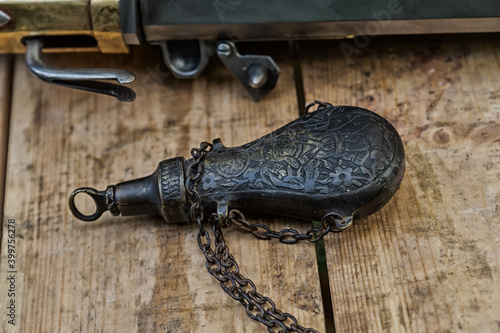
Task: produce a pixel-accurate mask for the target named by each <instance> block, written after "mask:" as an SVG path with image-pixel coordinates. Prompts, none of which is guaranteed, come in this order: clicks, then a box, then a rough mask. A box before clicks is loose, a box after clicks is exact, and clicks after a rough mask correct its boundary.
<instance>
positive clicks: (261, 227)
mask: <svg viewBox="0 0 500 333" xmlns="http://www.w3.org/2000/svg"><path fill="white" fill-rule="evenodd" d="M229 221H230V223H231V224H235V225H237V226H239V227H242V228H245V229H247V230H248V231H250V232H251V233H252V235H254V236H255V237H257V238H259V239H265V240H268V239H272V238H275V239H278V240H279V241H280V242H281V243H284V244H295V243H297V242H298V241H304V240H307V241H309V242H311V243H316V242H319V241H320V240H322V239H323V237H325V236H326V235H327V234H328V233H329V232H342V231H344V230H347V229H349V228H350V226H351V225H352V220H349V221H345V220H344V218H343V217H342V216H340V215H339V214H336V213H329V214H327V215H325V216H324V217H323V219H322V221H321V227H320V228H311V229H309V230H307V231H306V232H305V233H303V234H301V233H300V232H298V231H297V230H295V229H291V228H285V229H282V230H280V231H275V230H271V228H269V227H268V226H267V225H265V224H261V223H249V222H247V220H246V219H245V215H243V213H242V212H240V211H239V210H237V209H233V210H231V211H230V212H229Z"/></svg>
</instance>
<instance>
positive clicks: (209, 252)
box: [185, 142, 351, 333]
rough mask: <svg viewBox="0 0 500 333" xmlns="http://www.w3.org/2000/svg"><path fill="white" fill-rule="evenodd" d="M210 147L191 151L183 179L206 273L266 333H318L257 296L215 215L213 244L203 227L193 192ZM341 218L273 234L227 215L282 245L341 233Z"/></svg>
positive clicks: (211, 219)
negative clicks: (301, 230) (184, 178)
mask: <svg viewBox="0 0 500 333" xmlns="http://www.w3.org/2000/svg"><path fill="white" fill-rule="evenodd" d="M211 149H212V145H211V144H210V143H208V142H202V143H201V145H200V148H199V149H193V150H192V151H191V155H192V156H193V163H192V164H191V165H190V166H189V167H188V170H187V175H188V176H187V178H186V183H185V187H186V192H187V196H188V200H189V203H190V204H191V208H190V217H191V221H193V222H195V223H196V224H197V225H198V229H199V231H198V236H197V239H198V246H199V247H200V249H201V251H202V252H203V254H204V256H205V260H206V267H207V270H208V272H209V273H210V274H211V275H212V276H213V277H214V278H216V279H217V280H218V281H219V283H220V286H221V287H222V289H223V290H224V291H225V292H226V293H227V294H228V295H229V296H231V297H232V298H233V299H234V300H237V301H239V302H240V303H241V304H242V305H243V306H244V307H245V311H246V313H247V315H248V316H249V317H250V318H252V319H253V320H255V321H258V322H259V323H262V324H264V325H265V326H266V327H267V330H268V332H271V333H273V332H274V333H286V332H299V333H318V331H316V330H314V329H312V328H305V327H303V326H301V325H299V323H298V321H297V319H296V318H295V317H294V316H293V315H291V314H289V313H286V312H282V311H281V310H279V309H277V308H276V304H275V303H274V302H273V301H272V300H271V299H270V298H269V297H266V296H264V295H262V294H260V293H259V292H258V291H257V289H256V287H255V284H254V283H253V282H252V280H250V279H247V278H245V277H244V276H243V275H242V274H241V273H240V268H239V266H238V264H237V263H236V261H235V260H234V257H233V255H232V254H231V253H229V248H228V246H227V245H226V242H225V240H224V236H223V234H222V225H221V222H220V221H219V219H218V216H217V214H216V213H212V214H210V216H209V217H208V219H207V220H208V221H209V222H210V223H211V225H212V232H213V236H214V238H213V243H212V238H211V237H210V233H209V232H208V231H207V230H206V229H205V228H204V226H203V221H204V212H203V205H202V202H201V196H200V194H199V193H198V191H197V190H196V188H197V185H198V182H199V180H200V178H201V176H202V174H203V165H202V163H203V160H204V158H205V156H206V154H207V153H208V152H210V150H211ZM343 222H344V221H343V219H342V217H341V216H340V215H338V214H333V213H332V214H328V215H326V216H325V217H324V218H323V220H322V225H321V228H311V229H309V230H308V231H307V232H306V233H305V234H300V233H299V232H298V231H296V230H294V229H290V228H285V229H283V230H281V231H273V230H271V229H270V228H269V227H268V226H266V225H264V224H261V223H249V222H247V221H246V219H245V216H244V215H243V213H242V212H240V211H239V210H235V209H233V210H231V211H230V213H229V223H228V225H227V226H228V227H229V226H230V225H231V224H235V225H238V226H240V227H243V228H246V229H248V230H249V231H251V232H252V234H253V235H254V236H256V237H257V238H260V239H271V238H276V239H278V240H279V241H280V242H282V243H286V244H293V243H296V242H298V241H299V240H308V241H310V242H317V241H319V240H321V239H322V238H323V237H324V236H325V235H326V234H328V233H329V232H330V231H337V232H338V231H342V230H345V229H347V228H349V227H350V225H351V221H349V223H343Z"/></svg>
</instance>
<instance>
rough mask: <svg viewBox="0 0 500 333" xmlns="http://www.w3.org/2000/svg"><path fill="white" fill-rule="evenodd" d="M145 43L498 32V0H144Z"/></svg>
mask: <svg viewBox="0 0 500 333" xmlns="http://www.w3.org/2000/svg"><path fill="white" fill-rule="evenodd" d="M140 3H141V14H142V22H143V28H144V32H145V35H146V39H147V40H149V41H157V40H165V39H189V38H199V39H217V38H220V37H221V36H222V37H223V38H225V39H234V40H262V39H288V38H328V37H330V38H331V37H335V36H347V35H380V34H421V33H458V32H488V31H500V24H499V23H500V6H499V5H498V1H497V0H485V1H481V4H480V5H474V4H472V3H471V2H470V1H467V0H455V1H453V0H446V1H440V2H436V1H433V0H420V1H412V0H389V1H387V0H374V1H368V0H356V1H352V0H313V1H300V0H293V1H290V0H276V1H267V0H252V1H242V0H234V1H226V0H215V1H197V0H185V1H156V0H142V1H141V2H140Z"/></svg>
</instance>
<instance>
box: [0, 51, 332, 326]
mask: <svg viewBox="0 0 500 333" xmlns="http://www.w3.org/2000/svg"><path fill="white" fill-rule="evenodd" d="M280 45H281V44H280ZM277 49H278V50H280V49H281V50H285V52H278V54H277V58H276V59H277V61H278V63H279V65H280V67H281V72H282V76H281V80H280V83H279V84H278V86H277V88H276V90H275V91H273V92H272V94H271V95H270V96H268V97H267V98H266V99H265V100H263V101H262V102H260V103H258V104H257V103H254V102H252V101H251V100H250V99H249V97H248V96H247V94H246V92H245V91H244V90H243V89H242V88H241V87H240V85H239V84H238V83H237V82H236V81H235V80H234V79H233V78H232V76H231V75H230V74H229V72H227V71H226V70H225V69H224V68H223V67H222V65H221V64H220V63H217V62H215V61H214V63H212V64H211V66H210V68H209V69H208V70H207V71H206V72H204V73H203V75H202V76H201V77H199V78H197V79H196V80H193V81H178V80H175V79H173V78H172V77H171V76H170V75H169V74H167V73H168V72H167V70H166V69H165V67H164V65H163V64H162V59H161V56H160V54H159V52H158V50H156V49H147V50H144V51H138V50H135V49H134V50H133V52H132V54H130V55H127V56H102V55H71V56H68V55H61V56H56V55H52V56H51V59H52V60H51V61H50V62H52V63H57V65H58V66H62V67H64V66H68V67H76V66H81V67H117V68H125V69H129V70H131V71H133V72H134V73H135V74H136V75H137V80H136V82H135V83H134V84H133V87H134V88H135V89H136V91H137V92H138V98H137V101H136V102H134V103H131V104H123V103H122V104H120V103H118V102H116V101H115V100H114V99H112V98H110V97H106V96H98V95H95V94H90V93H85V92H79V91H73V90H69V89H65V88H61V87H56V86H52V85H48V84H46V83H43V82H41V81H40V80H37V79H35V78H34V77H33V76H32V75H31V74H29V73H28V71H27V69H26V68H25V64H24V61H23V59H22V58H21V57H19V58H16V64H15V71H14V89H13V100H12V119H11V136H10V143H9V157H8V175H7V190H6V198H5V210H4V211H5V218H4V230H5V229H6V222H5V221H6V219H15V221H16V222H15V226H16V267H15V269H16V270H17V273H16V282H15V283H16V285H15V287H16V296H15V302H16V325H15V326H12V325H9V324H8V322H7V321H6V320H4V318H2V320H0V330H1V331H3V332H18V331H23V332H91V331H97V332H117V331H119V332H124V331H125V332H155V331H157V332H201V331H204V332H258V331H265V327H263V326H262V325H260V324H258V323H256V322H253V321H252V320H250V319H248V318H247V317H246V314H245V311H244V308H243V307H242V306H241V305H240V304H239V302H236V301H233V300H232V299H231V298H230V297H229V296H227V295H226V294H225V293H224V292H223V291H222V289H221V288H220V286H219V285H218V283H217V282H216V281H215V279H213V278H212V277H211V276H210V275H209V274H208V272H207V271H206V268H205V263H204V258H203V254H202V253H201V251H200V250H199V249H198V245H197V240H196V234H197V227H196V226H195V225H192V224H186V225H169V224H166V223H164V222H163V221H162V220H161V219H160V218H157V217H148V216H146V217H128V218H123V217H118V218H113V217H111V216H110V215H109V214H107V215H105V216H103V217H102V218H101V219H100V220H99V221H98V222H95V223H90V224H86V223H82V222H78V221H77V220H76V219H75V218H73V217H72V216H71V214H70V212H69V210H68V207H67V198H68V195H69V194H70V192H71V191H72V190H73V189H75V188H77V187H80V186H92V187H95V188H98V189H104V188H105V187H106V186H107V185H108V184H114V183H117V182H121V181H124V180H128V179H133V178H137V177H142V176H145V175H147V174H150V173H151V172H153V171H154V169H155V168H156V165H157V163H158V162H160V161H161V160H162V159H166V158H170V157H175V156H179V155H183V156H186V157H188V156H189V152H190V149H191V148H192V147H198V146H199V143H200V142H201V141H205V140H212V139H214V138H217V137H221V138H222V141H223V142H224V144H225V145H226V146H231V145H240V144H243V143H245V142H248V141H249V140H253V139H256V138H258V137H260V136H262V135H264V134H266V133H268V132H269V131H271V130H274V129H276V128H278V127H280V126H281V125H283V124H285V123H287V122H289V121H290V120H292V119H295V118H296V117H297V114H298V106H297V102H296V92H295V86H294V82H293V70H292V66H291V62H290V61H289V60H287V59H288V58H287V55H286V52H287V46H286V44H284V45H281V46H279V47H277ZM271 52H272V51H271ZM85 204H86V203H84V204H83V205H85ZM86 209H90V205H88V206H87V207H86ZM267 222H270V223H271V224H272V225H273V226H275V227H276V228H279V227H280V226H281V227H283V226H285V225H288V226H293V227H297V228H304V229H306V228H308V227H310V226H309V225H303V224H304V223H303V222H302V223H298V222H296V221H295V222H294V221H284V220H278V219H276V220H267ZM6 240H7V234H6V233H4V236H3V239H2V256H1V258H0V260H1V261H0V278H1V279H2V281H5V279H6V272H7V267H6V260H7V257H6V256H7V254H6V246H7V245H6ZM226 241H227V243H228V245H229V247H230V249H231V250H232V252H233V254H234V256H235V258H236V259H237V260H238V261H239V263H240V268H241V271H242V272H243V274H245V275H246V276H247V277H249V278H251V279H253V280H254V282H255V283H256V285H257V286H258V290H260V291H261V292H262V293H263V294H265V295H268V296H270V297H271V298H272V299H274V300H275V301H276V303H277V306H278V307H279V308H280V309H282V310H284V311H287V312H291V313H292V314H294V315H295V316H297V318H298V319H299V322H300V323H301V324H302V325H304V326H307V327H315V328H318V329H319V330H322V331H323V330H324V316H323V310H322V299H321V293H320V286H319V280H318V277H317V272H318V269H317V265H316V260H315V249H314V246H312V245H311V244H301V245H296V246H285V245H282V244H277V243H276V242H265V241H259V240H257V239H255V238H254V237H253V236H251V235H249V234H247V233H244V232H242V231H239V230H229V231H227V232H226ZM7 288H8V285H7V284H4V283H2V284H1V286H0V309H1V312H2V314H3V313H5V311H6V307H7V304H8V302H9V301H10V299H11V297H8V296H7V294H8V293H7Z"/></svg>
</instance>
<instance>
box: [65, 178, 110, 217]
mask: <svg viewBox="0 0 500 333" xmlns="http://www.w3.org/2000/svg"><path fill="white" fill-rule="evenodd" d="M80 193H84V194H87V195H88V196H89V197H91V198H92V200H94V204H95V208H96V211H95V212H94V213H93V214H91V215H85V214H83V213H82V212H80V211H79V210H78V208H77V207H76V204H75V197H76V196H77V195H78V194H80ZM69 209H70V210H71V213H73V215H74V216H75V217H76V218H77V219H79V220H82V221H85V222H92V221H95V220H97V219H98V218H99V217H101V215H102V214H103V213H104V212H105V211H106V210H107V209H106V194H105V192H102V191H97V190H96V189H93V188H91V187H80V188H78V189H76V190H74V191H73V192H71V195H70V196H69Z"/></svg>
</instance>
